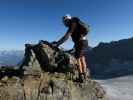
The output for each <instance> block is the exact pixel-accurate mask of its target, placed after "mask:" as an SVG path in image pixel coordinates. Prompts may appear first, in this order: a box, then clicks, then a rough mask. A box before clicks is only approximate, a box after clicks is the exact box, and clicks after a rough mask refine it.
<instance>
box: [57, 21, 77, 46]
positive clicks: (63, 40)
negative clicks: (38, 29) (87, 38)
mask: <svg viewBox="0 0 133 100" xmlns="http://www.w3.org/2000/svg"><path fill="white" fill-rule="evenodd" d="M75 28H76V23H72V25H71V29H70V30H68V31H67V33H65V35H64V36H63V37H62V38H61V39H60V40H59V41H58V42H57V43H58V45H61V44H62V43H64V42H65V41H66V40H68V38H69V36H71V35H72V33H73V31H74V30H75Z"/></svg>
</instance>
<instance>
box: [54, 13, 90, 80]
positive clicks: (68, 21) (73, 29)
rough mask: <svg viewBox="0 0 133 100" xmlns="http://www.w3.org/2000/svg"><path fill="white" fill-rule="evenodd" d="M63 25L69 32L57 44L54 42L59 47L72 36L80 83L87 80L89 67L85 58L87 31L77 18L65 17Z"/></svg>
mask: <svg viewBox="0 0 133 100" xmlns="http://www.w3.org/2000/svg"><path fill="white" fill-rule="evenodd" d="M63 23H64V25H65V26H66V27H68V31H67V32H66V33H65V35H64V36H63V37H62V38H61V39H59V40H58V41H57V42H53V44H54V45H56V46H59V45H61V44H62V43H64V42H65V41H66V40H67V39H68V38H69V37H70V36H71V38H72V41H73V42H74V48H75V57H76V59H77V61H78V64H79V79H80V81H83V80H84V79H85V78H86V67H87V65H86V61H85V56H84V50H85V48H87V47H88V41H87V38H86V35H87V31H85V27H83V25H81V24H80V19H79V18H77V17H71V16H70V15H66V16H64V17H63Z"/></svg>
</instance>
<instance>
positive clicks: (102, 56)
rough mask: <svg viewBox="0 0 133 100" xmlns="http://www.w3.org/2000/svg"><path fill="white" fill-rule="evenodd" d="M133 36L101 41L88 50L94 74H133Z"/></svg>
mask: <svg viewBox="0 0 133 100" xmlns="http://www.w3.org/2000/svg"><path fill="white" fill-rule="evenodd" d="M132 45H133V38H128V39H122V40H119V41H112V42H110V43H103V42H101V43H99V45H98V46H97V47H94V48H93V49H92V50H91V51H89V52H88V58H89V64H90V65H89V67H90V69H91V72H92V74H93V75H94V76H97V77H101V76H102V77H103V78H105V77H106V78H107V77H108V78H112V77H117V76H124V75H130V74H133V46H132Z"/></svg>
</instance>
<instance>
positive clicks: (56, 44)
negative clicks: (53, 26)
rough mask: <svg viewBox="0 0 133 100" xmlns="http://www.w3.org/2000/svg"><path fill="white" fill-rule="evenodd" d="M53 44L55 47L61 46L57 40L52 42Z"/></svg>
mask: <svg viewBox="0 0 133 100" xmlns="http://www.w3.org/2000/svg"><path fill="white" fill-rule="evenodd" d="M51 44H52V46H54V47H58V46H59V44H58V42H56V41H53V42H51Z"/></svg>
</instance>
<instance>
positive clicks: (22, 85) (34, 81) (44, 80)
mask: <svg viewBox="0 0 133 100" xmlns="http://www.w3.org/2000/svg"><path fill="white" fill-rule="evenodd" d="M4 71H5V68H4ZM6 71H8V70H6ZM18 71H20V73H21V74H18V76H17V74H15V75H13V76H11V77H8V76H6V74H5V77H7V78H6V80H4V81H3V78H5V77H3V78H1V79H0V100H107V99H106V93H105V91H104V90H103V88H102V87H101V86H100V85H99V83H97V82H95V81H93V80H91V79H86V81H84V82H83V83H80V82H77V81H75V79H76V78H77V77H75V75H78V71H77V62H76V59H75V58H74V57H73V56H72V55H70V54H68V53H65V52H64V51H63V50H60V49H58V48H56V47H53V46H52V45H51V44H49V43H48V42H44V43H43V44H37V45H29V44H28V45H26V51H25V59H24V61H23V64H22V65H21V66H20V68H19V69H17V70H13V71H12V70H11V72H12V73H13V72H18ZM1 72H2V71H1ZM75 73H77V74H75ZM10 74H11V73H10ZM69 74H70V75H69ZM71 76H72V78H71Z"/></svg>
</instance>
